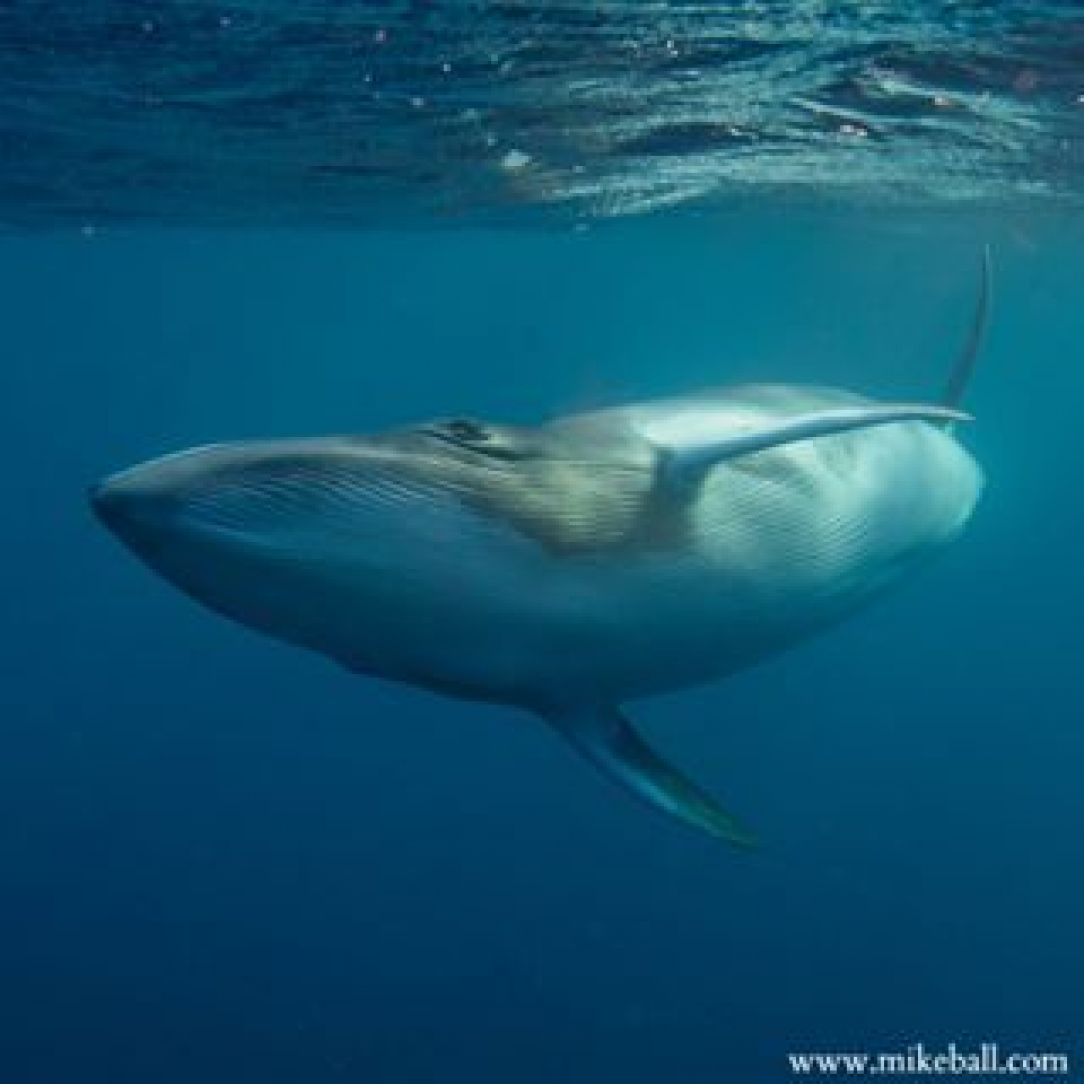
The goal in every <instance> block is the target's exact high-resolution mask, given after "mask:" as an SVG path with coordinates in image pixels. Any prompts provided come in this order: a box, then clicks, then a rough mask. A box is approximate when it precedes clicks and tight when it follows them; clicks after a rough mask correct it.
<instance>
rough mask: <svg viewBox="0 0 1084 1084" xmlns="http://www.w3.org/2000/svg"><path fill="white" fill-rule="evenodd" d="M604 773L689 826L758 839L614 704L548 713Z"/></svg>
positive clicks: (740, 842) (742, 842)
mask: <svg viewBox="0 0 1084 1084" xmlns="http://www.w3.org/2000/svg"><path fill="white" fill-rule="evenodd" d="M548 719H549V721H550V722H552V723H553V724H554V726H556V727H557V729H558V730H560V732H561V733H562V734H563V735H564V736H565V737H566V738H567V739H568V741H569V742H570V743H571V744H572V745H573V746H575V747H576V748H577V749H578V750H579V751H580V752H581V753H582V754H583V755H584V756H585V757H586V758H587V759H588V760H589V761H591V763H592V764H594V765H595V766H596V767H597V768H599V769H600V770H601V771H602V773H603V774H604V775H607V776H609V777H610V778H611V779H613V780H614V781H615V782H617V783H620V784H621V785H622V786H623V787H625V789H626V790H629V791H631V792H632V793H633V794H635V795H636V796H637V797H638V798H640V799H641V801H644V802H646V803H647V804H648V805H650V806H654V808H656V809H658V810H661V811H662V812H663V813H666V814H668V815H670V816H672V817H676V818H677V819H678V820H680V821H682V822H684V823H685V824H687V825H689V826H690V827H693V828H698V829H700V830H701V831H703V832H707V833H708V834H709V835H712V836H715V837H716V838H718V839H723V840H726V842H727V843H733V844H734V845H735V846H738V847H745V848H753V847H755V846H756V845H757V841H756V838H755V837H754V836H753V835H752V834H751V833H750V832H749V831H748V830H747V829H746V828H744V827H743V826H742V825H741V824H739V823H738V821H736V820H735V819H734V818H733V817H732V816H731V815H730V814H729V813H727V812H726V810H724V809H722V808H721V807H720V806H719V805H718V804H717V803H716V802H715V800H714V799H713V798H711V797H710V795H708V794H707V793H705V792H704V791H702V790H701V789H700V788H699V787H697V786H695V785H694V784H693V783H691V782H689V780H688V779H686V778H685V777H684V776H682V775H681V774H679V773H678V772H677V771H675V770H674V769H673V768H672V767H671V766H670V765H669V764H667V763H666V761H664V760H663V759H662V758H661V757H659V756H658V754H657V753H655V752H654V750H652V749H651V747H650V746H648V744H647V743H646V742H645V741H644V740H643V738H641V737H640V735H639V734H637V732H636V731H635V729H633V727H632V725H631V724H630V723H629V721H628V720H627V719H626V718H625V717H624V715H623V714H622V713H621V711H620V710H619V709H618V708H616V707H606V708H601V709H592V710H589V711H588V710H584V711H580V712H573V713H564V714H555V715H550V716H548Z"/></svg>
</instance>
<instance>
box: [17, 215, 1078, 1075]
mask: <svg viewBox="0 0 1084 1084" xmlns="http://www.w3.org/2000/svg"><path fill="white" fill-rule="evenodd" d="M987 240H991V241H993V243H994V247H995V259H996V264H997V301H996V306H995V312H994V323H993V327H992V329H991V336H990V339H989V343H988V347H987V350H986V352H985V355H984V358H983V362H982V366H981V369H980V372H979V375H978V379H977V381H976V385H975V387H974V388H973V394H972V395H971V397H970V399H969V405H970V406H971V407H972V408H973V409H974V411H975V412H976V414H977V415H978V418H979V421H978V424H977V425H976V426H975V427H974V429H973V431H971V432H969V433H968V434H967V438H966V439H967V441H968V443H969V444H970V445H971V446H972V447H973V448H974V449H975V450H976V451H977V453H978V455H979V456H980V458H981V459H982V461H983V463H984V464H985V466H986V468H987V470H988V474H989V488H988V490H987V493H986V496H985V498H984V501H983V503H982V505H981V507H980V511H979V514H978V516H977V518H976V520H975V522H974V524H973V528H972V530H971V531H970V532H969V533H968V535H967V536H966V537H965V538H964V539H963V540H962V541H961V542H960V543H959V544H958V545H957V546H955V547H954V548H953V549H952V550H951V552H949V553H947V554H946V556H945V557H944V559H943V560H941V561H940V562H938V563H937V564H936V565H935V566H933V567H931V568H930V569H928V570H927V571H926V572H925V573H924V574H923V576H922V577H921V578H920V579H919V580H918V581H916V582H914V583H912V584H910V585H909V586H908V587H907V588H906V589H905V590H903V591H901V592H900V593H899V594H898V595H896V596H895V597H894V598H892V599H891V600H890V601H888V602H886V603H884V604H882V605H880V606H879V607H877V608H875V609H874V610H872V611H871V612H869V613H867V614H865V615H863V616H862V617H860V618H859V619H857V620H855V621H854V622H853V623H851V624H849V625H848V626H846V627H845V628H843V629H841V630H839V631H837V632H835V633H832V634H830V635H827V636H825V637H823V638H822V639H820V640H819V641H817V642H815V643H812V644H810V645H809V646H807V647H805V648H803V649H802V650H801V651H798V652H796V653H794V654H793V655H791V656H788V657H787V658H785V659H782V660H780V661H777V662H775V663H773V664H771V665H768V666H765V667H763V668H761V669H758V670H756V671H753V672H750V673H748V674H745V675H742V676H740V677H738V678H736V679H734V680H732V681H730V682H728V683H726V684H722V685H719V686H717V687H713V688H709V689H704V690H697V691H693V692H689V693H686V694H682V695H678V696H673V697H669V698H666V699H662V700H658V701H655V702H651V703H645V704H643V705H634V707H633V714H634V715H635V716H636V717H637V718H638V719H639V720H641V721H642V722H643V724H644V727H645V730H647V731H649V732H650V733H651V735H652V737H653V738H654V739H655V740H656V741H657V742H658V744H659V745H660V746H661V747H663V748H665V749H666V750H667V751H668V752H670V753H671V754H672V755H673V758H674V759H675V761H676V762H677V763H679V764H681V765H682V766H684V767H686V768H688V769H689V770H690V773H691V774H693V775H694V776H695V777H696V778H698V779H700V780H701V781H703V782H704V783H705V784H708V785H710V786H711V788H712V789H714V790H715V791H717V792H718V793H719V794H720V795H722V796H723V797H724V800H725V802H726V804H727V805H728V806H730V807H731V808H733V809H734V810H735V811H736V812H738V813H740V814H741V815H742V816H743V817H744V818H745V819H746V820H747V821H749V822H750V823H752V824H753V825H754V826H756V827H757V828H758V830H759V831H760V833H761V835H762V836H763V838H764V839H765V841H766V846H765V849H764V851H763V853H761V854H757V855H754V856H748V855H743V854H739V853H735V852H731V851H729V850H727V849H726V848H724V847H722V846H720V845H718V844H716V843H713V842H712V841H710V840H707V839H703V838H700V837H698V836H696V835H693V834H691V833H687V832H685V831H683V830H682V829H680V828H678V827H675V826H673V825H671V824H669V823H666V822H665V821H663V820H661V819H660V818H658V817H656V816H653V815H652V814H650V813H649V812H647V811H645V810H643V809H641V808H639V807H638V806H636V805H634V804H633V803H631V802H629V801H628V800H627V799H626V798H625V797H624V796H622V795H621V794H619V793H617V792H616V791H615V790H613V789H612V788H611V787H610V786H609V785H608V784H606V783H605V782H604V781H602V780H601V779H599V778H598V777H596V775H595V774H594V773H593V772H592V771H591V770H590V769H589V768H587V767H586V766H585V765H584V764H582V763H581V762H580V761H578V760H577V759H576V758H575V757H574V756H572V755H571V754H570V753H569V752H568V751H567V750H566V749H565V748H564V747H562V746H561V745H560V744H559V743H558V742H557V741H556V740H555V739H554V737H553V736H552V735H551V734H550V733H548V732H547V731H546V730H545V729H544V728H543V727H541V726H538V725H535V724H533V723H532V722H530V721H529V720H528V719H526V718H525V717H523V718H521V717H518V716H516V715H515V714H513V713H511V712H506V711H502V710H496V709H493V708H488V707H476V706H472V705H469V704H462V703H453V702H446V701H441V700H437V699H434V698H431V697H429V696H426V695H423V694H421V693H418V692H414V691H411V690H407V689H402V688H393V687H387V686H381V685H379V684H376V683H374V682H371V681H366V680H363V679H359V678H356V677H352V676H349V675H347V674H346V673H343V672H339V671H337V670H336V669H335V668H333V667H331V666H329V665H328V664H327V663H325V662H324V661H322V660H319V659H317V658H315V657H309V656H306V655H304V654H302V653H300V652H295V651H292V650H290V649H288V648H285V647H283V646H281V645H278V644H276V643H273V642H270V641H265V640H262V639H260V638H258V637H256V636H255V635H252V634H250V633H248V632H246V631H244V630H241V629H239V628H235V627H233V626H230V625H228V624H226V623H225V622H222V621H220V620H218V619H216V618H215V617H213V616H211V615H209V614H208V613H205V612H202V611H200V610H199V609H197V608H196V607H194V606H193V605H192V604H191V603H189V602H188V601H187V600H185V599H184V598H183V597H181V596H180V595H179V594H176V593H174V592H173V591H171V590H170V589H169V588H168V587H167V586H166V585H165V584H163V583H162V582H159V581H157V580H156V579H154V578H153V577H152V576H151V575H149V574H148V573H147V572H146V571H145V570H144V569H142V568H141V567H139V566H138V565H137V564H136V563H135V562H134V561H133V560H131V559H130V558H129V557H128V556H127V555H126V554H125V553H124V552H122V550H121V549H120V548H119V547H118V546H117V545H116V543H115V541H114V540H113V539H111V538H110V537H108V536H107V535H106V534H105V533H104V532H103V531H101V530H100V529H99V528H98V527H97V525H96V524H95V523H94V522H93V521H92V519H91V517H90V515H89V513H88V511H87V509H86V507H85V502H84V491H85V487H86V486H87V485H88V483H90V482H92V481H93V480H94V479H95V478H96V477H98V476H100V475H101V474H104V473H106V472H107V471H109V470H112V469H115V468H117V467H119V466H122V465H126V464H128V463H130V462H132V461H135V460H137V459H140V458H142V457H146V456H148V455H151V454H154V453H157V452H161V451H165V450H169V449H174V448H177V447H181V446H184V445H187V444H193V443H198V442H201V441H204V440H210V439H216V438H227V437H244V436H251V435H257V434H260V435H276V434H287V433H307V432H322V431H335V430H344V429H347V430H349V429H367V428H372V427H378V426H381V425H385V424H391V423H398V422H402V421H407V420H411V419H417V418H421V417H426V416H429V415H444V414H449V413H459V412H466V413H469V414H475V415H481V416H491V417H495V418H504V419H512V420H517V419H524V420H525V419H529V418H532V417H539V416H544V415H546V414H548V413H553V412H558V411H563V410H568V409H574V408H577V407H586V406H593V405H597V404H599V403H602V402H610V401H614V400H621V399H628V398H636V397H648V396H651V395H656V394H662V393H667V392H680V391H684V390H690V389H694V388H697V387H700V386H704V385H710V384H719V383H726V382H728V381H731V380H739V379H749V378H754V379H760V378H764V379H779V380H803V381H813V382H827V383H839V384H844V385H847V386H851V387H854V388H856V389H857V390H862V391H867V392H870V393H873V394H883V395H894V394H895V395H904V394H905V395H908V396H918V395H923V394H933V393H935V392H936V390H937V389H938V388H939V387H940V385H941V381H942V380H943V378H944V374H945V373H946V371H947V369H948V366H949V365H950V363H951V359H952V357H953V356H954V354H955V352H956V350H957V347H958V344H959V342H960V341H961V339H962V336H963V331H964V328H965V327H966V324H967V321H968V319H969V318H970V309H971V305H972V302H973V297H974V293H975V288H976V277H977V259H978V251H979V248H980V246H981V244H982V243H983V242H984V241H987ZM1082 241H1084V228H1082V227H1081V224H1080V221H1079V219H1076V220H1072V219H1069V218H1068V217H1067V218H1065V219H1063V220H1058V219H1056V218H1049V219H1046V220H1042V221H1039V220H1036V219H1035V218H1034V217H1033V216H1028V215H1027V214H1025V213H1020V214H1013V213H1011V212H1009V213H1006V214H1004V215H999V216H990V217H986V218H983V219H974V220H966V219H961V218H960V217H959V216H956V217H951V218H950V217H949V216H948V215H947V214H944V215H931V216H929V217H926V218H922V219H917V218H904V217H899V216H898V217H895V218H888V217H885V216H874V215H870V216H868V217H863V216H860V215H857V214H855V215H850V216H842V215H835V216H833V217H824V216H817V215H816V214H814V213H812V212H810V213H798V212H794V213H787V212H785V211H783V210H781V209H778V208H777V209H776V210H775V211H774V212H772V213H768V212H767V211H765V212H763V213H759V212H758V213H753V212H750V213H749V214H746V215H738V214H735V215H733V216H717V217H715V218H712V219H708V218H704V219H697V218H687V219H683V220H672V221H661V220H657V221H655V222H654V223H651V224H639V225H632V226H629V225H625V226H614V227H609V228H605V229H601V230H592V231H586V232H573V233H559V232H554V233H549V234H547V233H541V232H539V233H533V234H528V233H515V232H511V231H504V232H492V233H485V232H456V231H448V232H443V233H438V234H425V233H420V232H415V233H409V232H406V233H397V234H391V233H389V234H386V235H382V234H378V233H370V234H347V233H343V234H333V233H326V234H295V233H288V232H279V233H275V232H267V233H258V234H257V233H254V234H244V233H228V232H222V233H217V234H216V233H187V232H172V233H151V232H141V233H136V234H129V235H117V234H110V233H108V232H106V233H102V234H98V235H96V236H93V237H79V236H68V235H63V234H54V235H43V236H36V237H35V236H7V237H4V238H3V239H0V288H2V289H0V313H2V314H3V328H4V335H3V341H4V345H3V361H2V366H0V452H2V455H3V458H2V460H0V463H2V468H0V478H2V480H3V481H2V489H0V492H2V495H3V512H2V518H0V526H2V529H0V547H2V549H0V557H2V560H0V606H2V609H0V658H2V660H3V661H2V667H3V679H2V681H0V1079H2V1080H3V1081H5V1082H7V1081H11V1082H12V1084H38V1082H64V1084H69V1082H79V1084H86V1082H91V1081H108V1082H110V1084H123V1082H127V1081H133V1082H136V1081H138V1082H141V1084H142V1082H146V1081H156V1082H162V1084H172V1082H178V1084H180V1082H184V1084H190V1082H192V1081H194V1080H201V1081H220V1080H221V1081H230V1082H237V1081H250V1080H251V1081H259V1082H261V1084H276V1082H280V1081H282V1082H285V1081H302V1080H303V1081H306V1082H310V1084H318V1082H320V1081H324V1080H340V1079H350V1080H364V1081H381V1082H384V1081H387V1082H391V1084H407V1082H416V1081H418V1082H420V1081H426V1082H430V1081H435V1080H447V1081H464V1082H466V1081H470V1082H472V1084H486V1082H490V1081H493V1082H496V1081H508V1080H516V1081H520V1082H524V1084H532V1082H535V1081H546V1082H549V1081H567V1080H587V1079H591V1080H596V1081H609V1080H614V1081H616V1080H620V1081H622V1084H638V1082H646V1081H656V1080H659V1079H675V1080H676V1079H681V1080H684V1081H701V1080H702V1081H711V1082H719V1084H721V1082H723V1081H739V1080H741V1081H769V1080H783V1079H786V1078H787V1072H786V1061H785V1055H786V1053H787V1052H788V1051H792V1050H801V1049H837V1048H844V1049H846V1048H857V1049H873V1050H878V1049H890V1050H892V1049H897V1048H901V1047H903V1046H905V1045H906V1044H907V1043H909V1042H913V1041H919V1040H921V1041H923V1042H925V1043H926V1044H927V1045H928V1046H933V1045H936V1044H938V1043H941V1042H947V1041H949V1040H955V1041H956V1042H958V1043H960V1044H968V1043H970V1044H977V1043H979V1042H980V1041H983V1040H987V1041H992V1040H997V1041H1000V1042H1001V1044H1002V1046H1003V1048H1004V1049H1011V1048H1017V1049H1023V1050H1032V1049H1040V1050H1044V1049H1050V1050H1067V1051H1069V1052H1074V1053H1075V1054H1076V1058H1077V1062H1078V1065H1079V1064H1080V1059H1081V1058H1082V1057H1084V1047H1082V1045H1081V1036H1082V1035H1084V941H1082V938H1081V935H1080V923H1081V915H1082V914H1084V848H1082V846H1081V826H1082V824H1084V790H1082V787H1081V763H1082V760H1084V711H1082V704H1084V695H1082V693H1081V687H1080V678H1081V668H1082V663H1084V652H1082V650H1081V645H1082V637H1081V631H1080V621H1081V612H1082V604H1084V584H1082V576H1081V566H1080V553H1081V541H1080V540H1081V532H1082V530H1084V499H1082V496H1081V494H1082V485H1081V478H1080V474H1081V470H1082V468H1084V457H1082V455H1081V431H1082V423H1081V409H1082V407H1081V404H1082V402H1084V378H1082V376H1081V357H1082V347H1081V344H1082V342H1084V305H1082V304H1081V292H1080V290H1081V287H1080V283H1081V281H1082V273H1084V247H1082Z"/></svg>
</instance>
